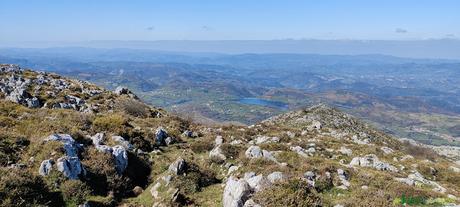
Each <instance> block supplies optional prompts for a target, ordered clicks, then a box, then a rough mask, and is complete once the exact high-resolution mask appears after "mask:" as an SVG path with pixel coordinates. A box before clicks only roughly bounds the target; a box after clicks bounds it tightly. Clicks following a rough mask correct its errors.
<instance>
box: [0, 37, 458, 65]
mask: <svg viewBox="0 0 460 207" xmlns="http://www.w3.org/2000/svg"><path fill="white" fill-rule="evenodd" d="M6 47H9V48H13V47H21V48H37V47H38V48H48V47H91V48H124V49H147V50H156V51H163V52H188V53H204V54H206V55H209V54H210V53H229V54H241V53H297V54H299V53H300V54H323V55H363V54H384V55H392V56H399V57H410V58H433V59H457V60H458V59H460V40H458V39H427V40H315V39H306V40H289V39H288V40H220V41H219V40H216V41H197V40H163V41H87V42H17V43H2V42H1V41H0V48H6ZM188 55H191V54H188Z"/></svg>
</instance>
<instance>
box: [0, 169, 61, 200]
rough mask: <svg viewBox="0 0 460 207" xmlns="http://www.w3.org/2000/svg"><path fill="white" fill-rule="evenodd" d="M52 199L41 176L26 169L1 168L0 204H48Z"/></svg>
mask: <svg viewBox="0 0 460 207" xmlns="http://www.w3.org/2000/svg"><path fill="white" fill-rule="evenodd" d="M51 201H52V200H51V194H50V193H49V190H48V188H47V187H46V184H45V182H44V181H43V180H42V179H41V177H39V176H35V175H33V174H31V173H30V172H28V171H26V170H24V169H0V206H37V205H48V204H49V203H50V202H51ZM53 202H54V203H57V202H58V200H54V201H53Z"/></svg>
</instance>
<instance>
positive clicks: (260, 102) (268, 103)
mask: <svg viewBox="0 0 460 207" xmlns="http://www.w3.org/2000/svg"><path fill="white" fill-rule="evenodd" d="M238 102H239V103H242V104H249V105H258V106H266V107H271V108H277V109H281V110H287V109H288V105H287V104H286V103H284V102H281V101H271V100H266V99H260V98H242V99H240V100H239V101H238Z"/></svg>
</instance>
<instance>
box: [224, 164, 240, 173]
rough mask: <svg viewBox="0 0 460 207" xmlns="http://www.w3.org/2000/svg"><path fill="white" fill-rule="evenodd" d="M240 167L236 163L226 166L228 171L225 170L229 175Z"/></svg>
mask: <svg viewBox="0 0 460 207" xmlns="http://www.w3.org/2000/svg"><path fill="white" fill-rule="evenodd" d="M239 168H240V167H238V166H236V165H233V166H230V167H229V168H228V172H227V175H230V174H232V173H233V172H235V171H237V170H238V169H239Z"/></svg>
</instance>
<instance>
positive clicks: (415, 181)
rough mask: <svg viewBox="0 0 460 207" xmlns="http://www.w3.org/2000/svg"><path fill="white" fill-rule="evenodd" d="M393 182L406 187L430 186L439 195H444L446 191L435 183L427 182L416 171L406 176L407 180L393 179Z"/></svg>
mask: <svg viewBox="0 0 460 207" xmlns="http://www.w3.org/2000/svg"><path fill="white" fill-rule="evenodd" d="M395 180H397V181H399V182H402V183H405V184H407V185H411V186H415V185H428V186H432V187H433V190H434V191H436V192H439V193H445V192H446V189H445V188H444V187H442V186H441V185H439V184H438V183H437V182H434V181H431V180H428V179H426V178H424V177H423V175H422V174H420V173H419V172H418V171H413V172H412V173H411V174H409V175H408V176H407V178H395Z"/></svg>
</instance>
